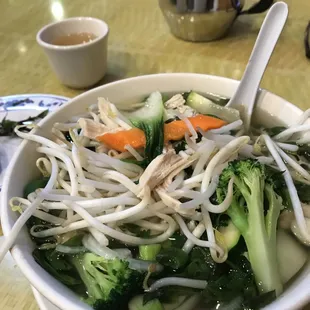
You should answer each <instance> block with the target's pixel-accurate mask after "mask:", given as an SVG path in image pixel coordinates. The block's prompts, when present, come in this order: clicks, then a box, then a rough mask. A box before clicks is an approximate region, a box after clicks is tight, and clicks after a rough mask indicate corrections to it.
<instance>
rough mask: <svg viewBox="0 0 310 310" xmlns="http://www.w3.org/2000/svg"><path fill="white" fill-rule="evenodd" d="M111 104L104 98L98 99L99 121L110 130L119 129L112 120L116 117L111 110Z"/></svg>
mask: <svg viewBox="0 0 310 310" xmlns="http://www.w3.org/2000/svg"><path fill="white" fill-rule="evenodd" d="M111 104H112V103H110V102H109V101H108V100H106V99H104V98H99V99H98V108H99V114H100V119H101V120H102V122H103V123H104V124H105V125H107V126H108V127H109V128H110V129H111V128H112V129H114V128H117V127H119V125H118V124H117V123H116V122H115V121H114V120H113V118H115V117H116V115H115V113H114V112H113V111H112V109H111Z"/></svg>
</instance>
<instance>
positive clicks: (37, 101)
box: [0, 94, 69, 121]
mask: <svg viewBox="0 0 310 310" xmlns="http://www.w3.org/2000/svg"><path fill="white" fill-rule="evenodd" d="M68 100H69V98H66V97H62V96H56V95H47V94H24V95H13V96H6V97H0V120H1V119H2V118H3V117H4V116H5V115H6V118H7V119H10V120H14V121H17V120H22V119H25V118H27V117H30V116H35V115H37V114H39V113H40V112H42V111H44V110H47V109H48V110H49V111H54V110H55V109H57V108H59V107H61V106H62V105H63V104H64V103H66V102H67V101H68Z"/></svg>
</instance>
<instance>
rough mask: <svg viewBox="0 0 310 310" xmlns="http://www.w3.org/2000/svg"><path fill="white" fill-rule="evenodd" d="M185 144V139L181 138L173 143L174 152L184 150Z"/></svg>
mask: <svg viewBox="0 0 310 310" xmlns="http://www.w3.org/2000/svg"><path fill="white" fill-rule="evenodd" d="M186 145H187V143H186V141H185V139H182V140H180V141H178V142H176V143H174V144H173V148H174V150H175V152H176V153H177V154H179V153H180V152H181V151H185V150H186Z"/></svg>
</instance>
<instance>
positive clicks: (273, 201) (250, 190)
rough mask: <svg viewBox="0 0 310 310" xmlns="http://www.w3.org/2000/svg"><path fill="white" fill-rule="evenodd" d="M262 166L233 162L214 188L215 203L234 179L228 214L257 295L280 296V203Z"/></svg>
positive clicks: (238, 161) (221, 197)
mask: <svg viewBox="0 0 310 310" xmlns="http://www.w3.org/2000/svg"><path fill="white" fill-rule="evenodd" d="M265 169H266V168H265V166H264V165H262V164H260V163H259V162H258V161H255V160H252V159H246V160H236V161H233V162H231V163H229V165H228V167H227V168H226V169H224V170H223V172H222V174H221V176H220V180H219V186H218V188H217V192H216V194H217V199H218V202H222V201H223V200H224V198H225V196H226V194H227V186H228V182H229V180H230V179H231V178H234V196H233V200H232V203H231V205H230V207H229V208H228V210H227V214H228V215H229V217H230V218H231V220H232V222H233V224H234V225H235V226H236V227H237V228H238V229H239V231H240V233H241V235H242V236H243V238H244V240H245V243H246V246H247V250H248V257H249V261H250V263H251V267H252V269H253V272H254V275H255V280H256V284H257V287H258V290H259V291H260V293H266V292H270V291H276V293H277V294H279V293H281V291H282V289H283V285H282V283H281V280H280V275H279V271H278V266H277V256H276V229H277V221H278V217H279V215H280V211H281V208H282V199H281V197H280V196H279V195H277V194H276V192H275V191H274V188H273V185H272V180H271V179H270V178H269V177H268V176H267V174H266V173H265Z"/></svg>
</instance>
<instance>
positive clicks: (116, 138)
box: [96, 128, 145, 152]
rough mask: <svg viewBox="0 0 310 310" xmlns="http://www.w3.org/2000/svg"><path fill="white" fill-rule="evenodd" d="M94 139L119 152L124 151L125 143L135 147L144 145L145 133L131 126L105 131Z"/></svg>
mask: <svg viewBox="0 0 310 310" xmlns="http://www.w3.org/2000/svg"><path fill="white" fill-rule="evenodd" d="M96 139H97V140H98V141H100V142H103V143H104V144H105V145H106V146H107V147H109V148H111V149H113V150H117V151H119V152H125V151H126V149H125V146H126V145H127V144H129V145H131V146H132V147H133V148H135V149H138V148H141V147H144V146H145V135H144V132H143V131H142V130H141V129H139V128H132V129H129V130H123V131H118V132H114V133H105V134H103V135H101V136H98V137H96Z"/></svg>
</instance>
